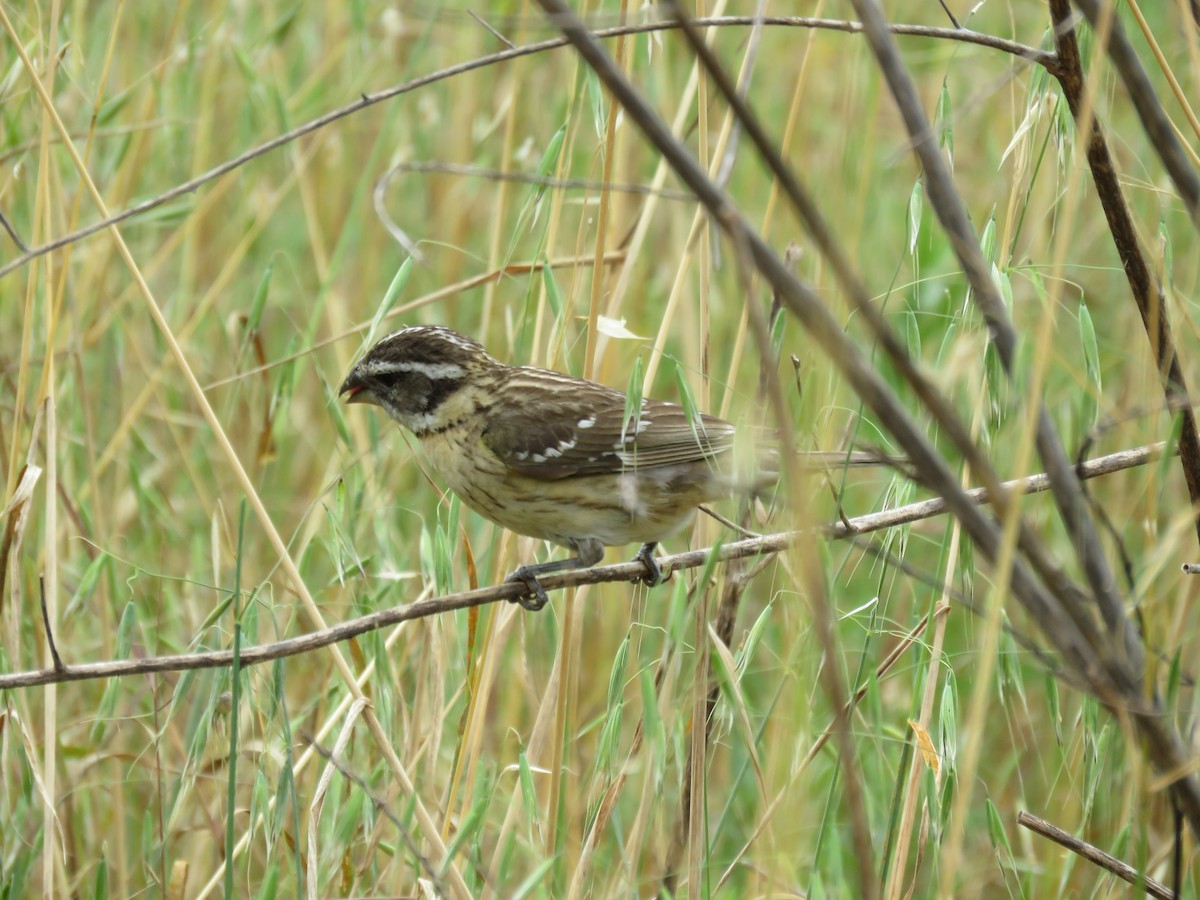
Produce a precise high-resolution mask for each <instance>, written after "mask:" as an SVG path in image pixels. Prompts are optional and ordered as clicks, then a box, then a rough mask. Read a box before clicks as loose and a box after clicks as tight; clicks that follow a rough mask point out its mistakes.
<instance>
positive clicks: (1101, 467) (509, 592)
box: [0, 444, 1166, 691]
mask: <svg viewBox="0 0 1200 900" xmlns="http://www.w3.org/2000/svg"><path fill="white" fill-rule="evenodd" d="M1165 447H1166V445H1165V444H1151V445H1149V446H1146V447H1136V448H1134V449H1131V450H1121V451H1119V452H1117V453H1111V454H1109V455H1107V456H1100V457H1097V458H1096V459H1093V460H1091V461H1090V462H1086V463H1084V464H1083V465H1082V466H1081V467H1080V475H1081V477H1083V478H1099V477H1101V476H1104V475H1111V474H1113V473H1114V472H1121V471H1124V470H1126V469H1132V468H1136V467H1138V466H1144V465H1146V464H1147V463H1150V462H1153V461H1154V460H1156V459H1158V458H1159V457H1160V456H1161V455H1162V453H1163V451H1164V449H1165ZM1049 486H1050V479H1049V478H1048V477H1047V476H1046V475H1045V474H1044V473H1043V474H1038V475H1030V476H1028V477H1027V478H1020V479H1016V480H1014V481H1009V482H1005V484H1004V487H1005V489H1006V490H1009V491H1013V490H1019V491H1021V492H1022V493H1025V494H1036V493H1040V492H1042V491H1045V490H1048V489H1049ZM967 496H968V497H969V498H970V501H971V502H972V503H977V504H984V503H990V502H991V497H990V495H989V494H988V492H987V491H986V490H984V489H983V488H976V489H974V490H972V491H968V492H967ZM949 509H950V507H949V504H948V503H947V502H946V501H945V500H944V499H942V498H941V497H934V498H932V499H930V500H921V501H919V502H917V503H910V504H908V505H906V506H899V507H896V508H895V509H889V510H884V511H883V512H875V513H868V514H867V515H864V516H858V517H856V518H853V519H847V520H845V521H839V522H836V523H834V524H832V525H828V526H826V527H824V528H822V529H820V533H821V535H822V536H823V537H825V538H827V539H830V540H841V539H844V538H850V537H857V536H858V535H862V534H867V533H869V532H873V531H881V530H883V529H887V528H895V527H896V526H898V525H906V524H909V523H911V522H917V521H920V520H922V519H929V518H932V517H934V516H940V515H942V514H944V513H946V512H948V511H949ZM807 534H808V532H796V531H790V532H783V533H780V534H770V535H764V536H762V537H756V538H751V539H749V540H743V541H736V542H734V543H730V544H724V545H720V546H718V547H710V548H706V549H703V550H689V551H687V552H686V553H677V554H675V555H673V556H664V557H660V558H659V559H658V564H659V565H660V566H661V567H662V570H663V574H666V575H669V574H671V573H673V572H682V571H686V570H688V569H694V568H698V567H700V566H703V565H706V564H707V563H708V562H709V560H710V559H712V558H716V559H717V560H721V561H728V560H733V559H746V558H749V557H752V556H762V555H764V554H768V553H777V552H779V551H780V550H785V549H787V548H788V547H789V546H791V544H792V543H793V542H794V541H796V540H798V539H799V538H801V537H803V536H806V535H807ZM644 572H645V566H644V565H643V563H642V562H641V561H640V560H635V561H633V562H626V563H618V564H616V565H611V566H595V567H593V568H591V569H578V570H576V571H574V572H563V573H560V574H555V575H547V576H545V577H544V578H542V579H541V581H542V586H543V587H545V588H546V590H548V591H557V590H562V589H564V588H568V587H577V586H579V585H584V584H602V583H605V582H613V581H632V580H634V579H636V578H638V577H640V576H641V575H643V574H644ZM522 590H523V587H522V586H521V585H518V584H499V585H492V586H491V587H485V588H479V589H477V590H474V591H464V592H462V593H458V594H449V595H447V596H444V597H433V598H430V599H428V600H419V601H417V602H415V603H410V604H407V605H406V606H397V607H394V608H392V609H384V610H379V611H378V612H374V613H370V614H369V615H365V616H360V617H359V618H357V619H350V620H348V621H345V622H341V623H339V624H337V625H334V626H331V627H329V628H323V629H321V630H319V631H313V632H310V633H308V634H303V635H300V636H299V637H294V638H287V639H286V640H282V641H276V642H275V643H271V644H259V645H256V646H253V647H242V648H241V649H240V651H239V653H238V657H239V660H240V664H241V665H242V666H253V665H258V664H260V663H264V662H269V661H271V660H274V659H283V658H285V657H288V656H297V655H299V654H302V653H308V652H311V651H313V650H318V649H320V648H322V647H326V646H329V645H330V644H336V643H339V642H341V641H348V640H350V639H351V638H355V637H358V636H359V635H363V634H366V633H368V632H370V631H377V630H379V629H380V628H386V627H388V626H389V625H395V624H398V623H400V622H407V621H410V620H412V619H422V618H425V617H427V616H436V615H440V614H441V613H446V612H452V611H454V610H457V609H468V608H470V607H473V606H483V605H484V604H487V603H495V602H497V601H500V600H514V599H515V598H516V597H517V595H518V594H520V593H521V591H522ZM232 664H233V652H232V651H231V650H217V651H212V652H207V653H177V654H170V655H167V656H154V657H149V658H143V659H119V660H108V661H105V662H96V663H82V664H79V665H66V666H64V667H63V668H62V669H61V670H59V669H53V668H50V669H31V670H29V671H25V672H11V673H8V674H3V675H0V691H4V690H13V689H15V688H22V687H36V686H38V685H43V684H52V683H59V682H65V681H93V680H97V679H105V678H120V677H124V676H129V675H145V674H148V673H152V672H157V673H161V672H185V671H190V670H195V669H220V668H225V667H228V666H231V665H232Z"/></svg>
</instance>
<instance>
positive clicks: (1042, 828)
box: [1017, 810, 1175, 900]
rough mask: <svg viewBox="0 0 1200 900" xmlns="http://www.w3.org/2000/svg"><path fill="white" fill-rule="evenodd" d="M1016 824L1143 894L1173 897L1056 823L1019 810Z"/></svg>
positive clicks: (1170, 899) (1164, 899)
mask: <svg viewBox="0 0 1200 900" xmlns="http://www.w3.org/2000/svg"><path fill="white" fill-rule="evenodd" d="M1017 824H1018V825H1023V826H1025V827H1026V828H1028V829H1029V830H1030V831H1033V832H1035V833H1037V834H1040V835H1041V836H1042V837H1045V838H1049V839H1050V840H1052V841H1054V843H1056V844H1059V845H1061V846H1063V847H1066V848H1067V849H1068V850H1070V851H1071V852H1072V853H1077V854H1078V855H1080V856H1082V857H1083V858H1084V859H1086V860H1088V861H1090V862H1093V863H1095V864H1096V865H1098V866H1099V867H1100V868H1102V869H1104V870H1105V871H1106V872H1111V873H1112V874H1114V875H1116V876H1117V877H1118V878H1122V879H1124V880H1125V881H1127V882H1129V883H1130V884H1132V885H1136V886H1137V887H1140V888H1144V889H1145V891H1146V893H1147V894H1149V895H1150V896H1151V897H1158V898H1160V900H1174V897H1175V892H1174V891H1172V890H1171V889H1170V888H1168V887H1167V886H1166V885H1164V884H1162V883H1161V882H1158V881H1155V880H1154V879H1153V878H1151V877H1150V876H1149V875H1146V874H1145V873H1144V872H1139V871H1138V870H1137V869H1135V868H1134V867H1133V866H1131V865H1129V864H1128V863H1126V862H1123V861H1121V860H1119V859H1117V858H1116V857H1115V856H1111V855H1109V854H1107V853H1105V852H1104V851H1103V850H1101V849H1100V848H1099V847H1097V846H1095V845H1093V844H1089V843H1088V842H1087V841H1084V840H1081V839H1080V838H1077V837H1075V835H1073V834H1070V833H1069V832H1066V831H1063V830H1062V829H1061V828H1059V827H1058V826H1057V825H1054V824H1053V823H1051V822H1047V821H1046V820H1045V819H1040V818H1038V817H1037V816H1035V815H1032V814H1030V813H1027V812H1025V810H1021V811H1020V812H1018V813H1017Z"/></svg>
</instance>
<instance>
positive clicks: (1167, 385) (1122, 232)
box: [1050, 0, 1200, 536]
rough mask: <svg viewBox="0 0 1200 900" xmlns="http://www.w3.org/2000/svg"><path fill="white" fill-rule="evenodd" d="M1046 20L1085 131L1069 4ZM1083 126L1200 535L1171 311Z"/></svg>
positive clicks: (1199, 494)
mask: <svg viewBox="0 0 1200 900" xmlns="http://www.w3.org/2000/svg"><path fill="white" fill-rule="evenodd" d="M1050 16H1051V18H1052V19H1053V22H1054V40H1055V44H1056V46H1057V47H1058V60H1059V64H1058V68H1057V71H1056V72H1055V77H1056V78H1057V79H1058V83H1059V85H1060V86H1061V88H1062V92H1063V96H1064V97H1066V99H1067V105H1068V107H1069V108H1070V110H1071V115H1072V116H1073V117H1074V118H1075V120H1076V122H1077V123H1079V125H1080V127H1084V123H1083V121H1082V119H1083V113H1084V109H1083V106H1084V93H1085V92H1084V78H1083V67H1082V65H1081V63H1080V59H1079V42H1078V40H1077V39H1076V35H1075V28H1074V26H1073V24H1072V21H1073V18H1074V17H1073V16H1072V14H1071V6H1070V0H1050ZM1090 120H1091V125H1090V127H1089V128H1088V134H1087V137H1086V142H1087V161H1088V168H1089V169H1090V170H1091V173H1092V182H1093V184H1095V186H1096V195H1097V197H1099V199H1100V205H1101V207H1103V209H1104V215H1105V218H1106V219H1107V220H1108V230H1109V232H1110V233H1111V234H1112V238H1113V243H1114V244H1116V248H1117V256H1118V257H1120V260H1121V265H1122V266H1123V267H1124V269H1125V278H1126V280H1127V281H1128V282H1129V289H1130V291H1131V292H1132V293H1133V299H1134V302H1135V303H1136V304H1137V308H1138V312H1139V313H1140V314H1141V317H1142V324H1143V325H1144V326H1145V329H1146V336H1147V337H1148V338H1149V339H1150V350H1151V352H1152V353H1153V354H1154V357H1155V362H1156V363H1157V366H1158V374H1159V378H1160V379H1161V380H1162V387H1163V392H1164V393H1165V394H1166V398H1167V405H1168V407H1169V408H1173V409H1178V410H1179V414H1180V416H1181V417H1182V423H1181V425H1182V428H1181V430H1180V434H1179V460H1180V465H1181V467H1182V468H1183V477H1184V482H1185V483H1186V484H1187V489H1188V496H1189V498H1190V499H1191V502H1192V508H1193V509H1194V510H1196V530H1197V535H1198V536H1200V431H1198V430H1197V426H1196V415H1195V412H1194V411H1193V410H1192V407H1191V401H1190V400H1189V399H1188V398H1189V394H1188V386H1187V381H1186V380H1185V378H1184V374H1183V368H1182V366H1181V365H1180V363H1179V354H1178V352H1177V351H1176V349H1175V338H1174V335H1173V334H1172V329H1171V318H1170V310H1169V309H1168V307H1167V303H1166V297H1165V295H1164V294H1163V289H1162V285H1161V284H1160V283H1159V281H1158V279H1157V278H1155V277H1154V274H1153V272H1152V271H1151V269H1150V266H1149V264H1148V263H1147V262H1146V255H1145V253H1144V252H1143V250H1142V245H1141V242H1140V241H1139V240H1138V235H1137V227H1136V225H1135V224H1134V221H1133V216H1132V214H1131V213H1130V211H1129V205H1128V204H1127V203H1126V202H1125V195H1124V193H1123V192H1122V190H1121V181H1120V178H1119V177H1118V176H1117V167H1116V163H1115V161H1114V160H1113V157H1112V154H1111V152H1110V151H1109V148H1108V141H1107V139H1106V138H1105V136H1104V131H1103V129H1102V128H1101V127H1100V122H1099V120H1098V119H1097V118H1096V117H1095V116H1091V117H1090Z"/></svg>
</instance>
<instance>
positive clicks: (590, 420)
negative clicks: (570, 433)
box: [575, 416, 596, 428]
mask: <svg viewBox="0 0 1200 900" xmlns="http://www.w3.org/2000/svg"><path fill="white" fill-rule="evenodd" d="M595 424H596V417H595V416H588V417H587V418H586V419H580V420H579V421H578V422H576V423H575V426H576V427H577V428H591V427H592V426H593V425H595Z"/></svg>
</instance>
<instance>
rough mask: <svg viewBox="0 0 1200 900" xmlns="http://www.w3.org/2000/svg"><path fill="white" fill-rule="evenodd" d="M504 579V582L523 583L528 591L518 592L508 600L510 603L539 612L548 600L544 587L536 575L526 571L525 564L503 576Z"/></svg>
mask: <svg viewBox="0 0 1200 900" xmlns="http://www.w3.org/2000/svg"><path fill="white" fill-rule="evenodd" d="M504 581H505V583H506V584H507V583H509V582H514V583H516V584H523V585H525V587H526V588H527V589H528V591H529V593H527V594H518V595H517V596H516V597H513V598H512V600H510V601H509V602H510V603H519V604H521V608H522V609H526V610H529V612H539V611H540V610H541V609H542V608H543V607H545V605H546V604H547V603H549V602H550V597H549V596H548V595H547V594H546V589H545V588H544V587H542V583H541V582H540V581H538V579H537V575H535V574H533V573H532V572H530V571H528V567H527V566H521V568H519V569H517V571H515V572H513V573H512V574H511V575H509V576H508V577H507V578H505V579H504Z"/></svg>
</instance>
